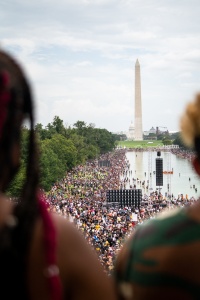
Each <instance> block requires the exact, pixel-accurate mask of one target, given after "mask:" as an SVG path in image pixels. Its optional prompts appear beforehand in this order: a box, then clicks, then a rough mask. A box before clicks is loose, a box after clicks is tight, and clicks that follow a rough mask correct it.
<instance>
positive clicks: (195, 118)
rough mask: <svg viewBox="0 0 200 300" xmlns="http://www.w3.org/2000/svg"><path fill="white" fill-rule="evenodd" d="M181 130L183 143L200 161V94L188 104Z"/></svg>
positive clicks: (181, 122)
mask: <svg viewBox="0 0 200 300" xmlns="http://www.w3.org/2000/svg"><path fill="white" fill-rule="evenodd" d="M180 128H181V136H182V139H183V142H184V143H185V145H186V146H188V147H189V148H191V149H193V150H194V151H195V152H196V155H197V157H198V158H199V159H200V94H197V95H196V97H195V99H194V100H193V101H191V102H189V103H188V104H187V106H186V109H185V111H184V113H183V115H182V116H181V119H180Z"/></svg>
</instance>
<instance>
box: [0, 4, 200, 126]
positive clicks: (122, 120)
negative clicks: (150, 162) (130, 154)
mask: <svg viewBox="0 0 200 300" xmlns="http://www.w3.org/2000/svg"><path fill="white" fill-rule="evenodd" d="M199 17H200V1H199V0H34V1H27V0H13V1H11V0H0V20H1V26H0V46H1V47H2V48H3V49H4V50H8V51H9V52H10V53H12V54H13V55H14V56H16V57H17V58H18V60H19V61H20V62H21V64H22V66H23V67H24V69H25V71H26V73H27V75H28V78H29V80H30V82H31V84H32V89H33V95H34V98H35V100H36V123H42V124H43V125H44V126H46V125H47V124H48V123H51V122H52V121H53V118H54V116H59V117H60V118H61V119H62V120H63V121H64V125H66V126H72V125H73V124H74V123H75V122H76V121H78V120H80V121H84V122H86V124H87V125H89V124H90V123H94V124H95V126H96V127H98V128H106V129H108V130H109V131H112V132H118V131H127V130H128V128H129V126H130V123H131V121H134V89H135V86H134V83H135V62H136V59H137V58H138V59H139V62H140V71H141V88H142V114H143V129H144V130H149V129H150V128H151V127H152V126H153V127H156V126H160V127H167V128H168V130H170V131H175V130H179V117H180V114H181V113H182V111H183V109H184V107H185V105H186V103H187V102H188V101H189V100H191V99H193V98H194V95H195V93H196V92H198V91H200V21H199Z"/></svg>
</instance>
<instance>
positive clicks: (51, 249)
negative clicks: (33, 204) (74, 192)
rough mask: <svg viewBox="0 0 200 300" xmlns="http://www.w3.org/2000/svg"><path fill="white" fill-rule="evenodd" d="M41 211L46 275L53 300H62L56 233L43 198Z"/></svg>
mask: <svg viewBox="0 0 200 300" xmlns="http://www.w3.org/2000/svg"><path fill="white" fill-rule="evenodd" d="M39 209H40V213H41V217H42V220H43V226H44V245H45V253H46V263H47V268H46V270H45V275H46V276H47V278H48V281H49V288H50V294H51V300H61V299H62V286H61V281H60V276H59V269H58V266H57V260H56V247H57V244H56V231H55V227H54V224H53V222H52V219H51V216H50V214H49V212H48V211H47V203H46V202H45V200H44V197H43V196H40V197H39Z"/></svg>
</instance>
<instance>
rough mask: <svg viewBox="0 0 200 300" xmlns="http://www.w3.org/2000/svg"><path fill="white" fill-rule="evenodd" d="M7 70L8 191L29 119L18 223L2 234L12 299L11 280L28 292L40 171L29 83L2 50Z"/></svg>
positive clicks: (0, 166) (1, 257) (1, 262)
mask: <svg viewBox="0 0 200 300" xmlns="http://www.w3.org/2000/svg"><path fill="white" fill-rule="evenodd" d="M4 71H6V72H8V75H9V76H10V86H9V93H10V101H9V103H8V106H7V107H6V110H5V111H6V118H5V122H4V123H3V124H2V128H1V135H0V184H1V185H0V187H1V190H2V191H5V190H6V189H7V187H8V186H9V184H10V182H11V180H12V179H13V178H14V176H15V175H16V173H17V171H18V168H19V166H17V165H16V164H15V163H14V162H13V158H12V154H13V152H12V151H13V147H14V146H15V145H16V143H18V145H19V142H20V137H21V126H22V121H23V120H24V119H25V117H28V118H29V120H30V131H29V132H30V135H29V146H28V147H29V148H28V160H27V166H26V180H25V182H24V184H23V187H22V192H21V196H20V199H19V203H18V205H17V206H16V207H15V210H14V215H15V217H16V218H17V220H18V223H17V226H16V227H15V228H13V229H12V230H10V228H7V227H6V226H5V227H4V228H3V229H2V230H1V231H0V238H1V241H4V242H1V245H0V266H1V271H3V274H2V276H4V277H2V276H1V275H0V280H3V282H5V281H6V280H7V281H8V282H5V285H4V287H3V288H5V291H6V292H7V299H9V292H10V293H11V295H14V293H15V292H16V291H14V293H13V291H12V290H9V282H10V278H11V277H13V280H14V281H15V282H16V286H15V289H17V291H18V292H19V293H20V294H21V295H24V296H25V295H26V294H27V291H26V290H23V289H24V287H25V286H26V284H25V283H22V282H20V281H21V280H22V278H24V280H25V278H26V272H27V270H26V265H27V264H26V262H27V255H28V252H29V251H28V250H29V246H30V240H31V236H32V231H33V226H34V223H35V220H36V218H37V217H38V201H37V198H38V184H39V168H38V152H37V145H36V141H35V133H34V118H33V104H32V97H31V92H30V88H29V84H28V82H27V79H26V78H25V76H24V74H23V72H22V70H21V69H20V67H19V66H18V65H17V63H16V62H15V61H14V60H13V59H12V58H11V57H10V56H8V55H7V54H6V53H4V52H1V51H0V76H1V72H4ZM0 102H1V94H0ZM6 258H7V259H6ZM11 264H12V266H11ZM11 269H12V270H13V272H12V275H11V274H7V273H6V272H7V270H11ZM15 277H16V278H15ZM17 279H19V280H17ZM1 282H2V281H1ZM7 284H8V286H7ZM20 288H21V289H20ZM6 289H7V290H6Z"/></svg>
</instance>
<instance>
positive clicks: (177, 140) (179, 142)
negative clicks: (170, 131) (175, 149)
mask: <svg viewBox="0 0 200 300" xmlns="http://www.w3.org/2000/svg"><path fill="white" fill-rule="evenodd" d="M173 144H174V145H179V147H180V148H183V149H188V147H186V145H185V144H184V142H183V140H182V137H181V132H178V133H177V135H176V137H175V139H174V141H173Z"/></svg>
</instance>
